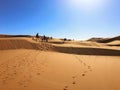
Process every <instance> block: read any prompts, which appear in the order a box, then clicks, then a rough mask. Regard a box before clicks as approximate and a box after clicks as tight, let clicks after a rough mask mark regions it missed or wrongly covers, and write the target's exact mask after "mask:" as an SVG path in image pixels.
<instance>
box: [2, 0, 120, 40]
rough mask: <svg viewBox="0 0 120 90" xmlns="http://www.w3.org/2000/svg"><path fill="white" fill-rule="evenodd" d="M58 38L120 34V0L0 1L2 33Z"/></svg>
mask: <svg viewBox="0 0 120 90" xmlns="http://www.w3.org/2000/svg"><path fill="white" fill-rule="evenodd" d="M37 32H39V34H40V35H49V36H53V37H58V38H62V37H63V38H64V37H67V38H71V39H73V38H74V39H88V38H91V37H112V36H117V35H120V0H0V33H1V34H30V35H34V34H36V33H37Z"/></svg>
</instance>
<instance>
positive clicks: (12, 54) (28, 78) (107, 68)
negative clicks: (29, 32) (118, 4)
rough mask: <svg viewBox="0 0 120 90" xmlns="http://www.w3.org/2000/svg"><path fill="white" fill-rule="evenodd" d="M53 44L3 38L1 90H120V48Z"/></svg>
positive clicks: (97, 44)
mask: <svg viewBox="0 0 120 90" xmlns="http://www.w3.org/2000/svg"><path fill="white" fill-rule="evenodd" d="M53 41H54V43H53ZM53 41H50V42H51V43H42V42H35V41H33V40H32V39H31V38H1V39H0V90H120V85H119V83H120V78H119V76H120V70H119V68H120V47H117V46H106V45H104V44H100V43H93V42H87V41H83V42H78V41H71V42H65V43H61V42H62V41H60V40H53ZM56 42H57V43H56ZM114 43H115V42H114Z"/></svg>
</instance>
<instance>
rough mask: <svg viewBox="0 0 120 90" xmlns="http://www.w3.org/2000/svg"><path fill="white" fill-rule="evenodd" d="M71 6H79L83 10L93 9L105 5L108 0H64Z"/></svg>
mask: <svg viewBox="0 0 120 90" xmlns="http://www.w3.org/2000/svg"><path fill="white" fill-rule="evenodd" d="M64 1H65V3H66V4H67V5H68V6H69V7H71V8H77V9H78V8H81V9H84V10H94V9H96V8H99V7H103V6H105V5H107V3H108V1H109V0H64Z"/></svg>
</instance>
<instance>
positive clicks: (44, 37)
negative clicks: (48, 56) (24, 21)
mask: <svg viewBox="0 0 120 90" xmlns="http://www.w3.org/2000/svg"><path fill="white" fill-rule="evenodd" d="M51 39H52V37H47V36H45V35H44V36H39V33H37V34H36V36H34V37H32V40H35V41H36V42H40V41H42V42H48V40H51Z"/></svg>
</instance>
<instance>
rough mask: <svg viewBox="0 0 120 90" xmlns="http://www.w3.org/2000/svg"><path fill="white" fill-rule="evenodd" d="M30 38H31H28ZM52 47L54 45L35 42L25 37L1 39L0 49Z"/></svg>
mask: <svg viewBox="0 0 120 90" xmlns="http://www.w3.org/2000/svg"><path fill="white" fill-rule="evenodd" d="M28 39H29V38H28ZM50 48H52V45H50V44H46V43H39V44H38V43H33V42H32V41H31V42H30V41H28V40H26V38H25V39H23V38H22V39H21V38H19V39H17V38H13V39H7V38H4V39H0V50H9V49H33V50H49V49H50Z"/></svg>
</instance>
